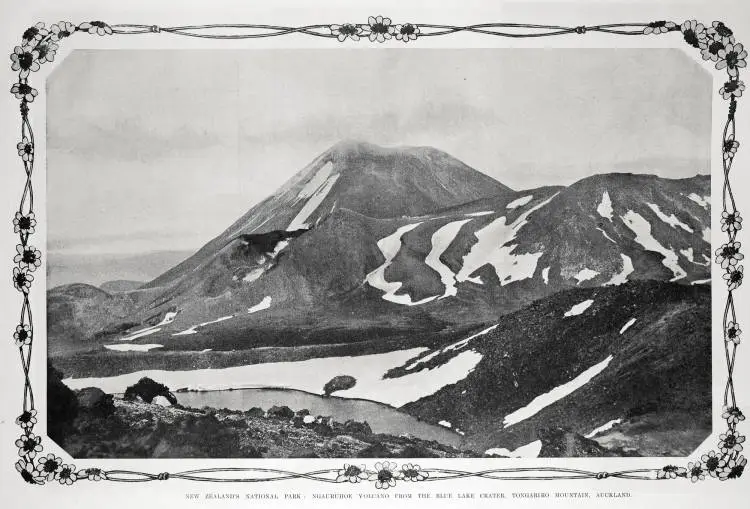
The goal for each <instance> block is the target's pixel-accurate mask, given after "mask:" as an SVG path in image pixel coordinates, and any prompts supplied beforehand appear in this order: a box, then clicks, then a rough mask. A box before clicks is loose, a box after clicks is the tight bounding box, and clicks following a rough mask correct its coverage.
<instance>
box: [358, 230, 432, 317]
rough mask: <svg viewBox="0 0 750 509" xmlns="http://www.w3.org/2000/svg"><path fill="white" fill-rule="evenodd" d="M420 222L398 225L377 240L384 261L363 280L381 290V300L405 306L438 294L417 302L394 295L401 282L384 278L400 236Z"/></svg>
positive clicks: (395, 251) (421, 302)
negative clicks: (398, 226)
mask: <svg viewBox="0 0 750 509" xmlns="http://www.w3.org/2000/svg"><path fill="white" fill-rule="evenodd" d="M420 224H422V222H421V221H420V222H419V223H413V224H407V225H405V226H402V227H400V228H399V229H397V230H396V231H395V232H393V233H392V234H390V235H388V236H387V237H384V238H382V239H380V240H379V241H378V249H380V252H381V253H383V257H384V258H385V261H384V262H383V264H382V265H381V266H380V267H378V268H377V269H375V270H373V271H372V272H370V273H369V274H367V276H366V277H365V282H366V283H368V284H369V285H370V286H372V287H373V288H377V289H378V290H380V291H382V292H383V296H382V298H383V300H387V301H389V302H393V303H395V304H404V305H406V306H416V305H419V304H424V303H426V302H430V301H431V300H435V299H436V298H437V297H438V296H437V295H433V296H432V297H427V298H425V299H422V300H419V301H417V302H412V300H411V296H409V295H396V292H397V291H398V290H399V288H401V285H402V283H401V282H400V281H394V282H388V281H386V280H385V271H386V269H387V268H388V267H389V266H390V265H391V263H393V260H394V258H396V255H397V254H398V252H399V250H400V249H401V237H403V236H404V235H405V234H406V233H408V232H410V231H412V230H413V229H414V228H416V227H417V226H419V225H420Z"/></svg>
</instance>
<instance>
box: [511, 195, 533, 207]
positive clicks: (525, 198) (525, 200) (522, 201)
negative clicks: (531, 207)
mask: <svg viewBox="0 0 750 509" xmlns="http://www.w3.org/2000/svg"><path fill="white" fill-rule="evenodd" d="M533 199H534V196H533V195H531V194H530V195H528V196H522V197H520V198H516V199H515V200H513V201H512V202H510V203H509V204H507V205H506V206H505V208H506V209H515V208H518V207H523V206H524V205H526V204H527V203H529V202H530V201H531V200H533Z"/></svg>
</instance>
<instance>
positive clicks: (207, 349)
mask: <svg viewBox="0 0 750 509" xmlns="http://www.w3.org/2000/svg"><path fill="white" fill-rule="evenodd" d="M210 351H211V349H210V348H204V349H203V350H201V351H200V352H198V353H206V352H210Z"/></svg>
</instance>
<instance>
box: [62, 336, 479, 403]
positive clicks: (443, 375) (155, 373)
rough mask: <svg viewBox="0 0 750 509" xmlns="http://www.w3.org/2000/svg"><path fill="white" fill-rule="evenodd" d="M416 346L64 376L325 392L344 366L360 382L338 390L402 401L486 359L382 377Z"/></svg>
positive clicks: (116, 385) (77, 381)
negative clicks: (237, 363) (289, 359)
mask: <svg viewBox="0 0 750 509" xmlns="http://www.w3.org/2000/svg"><path fill="white" fill-rule="evenodd" d="M424 350H425V349H424V348H412V349H409V350H398V351H394V352H388V353H382V354H371V355H360V356H351V357H325V358H317V359H309V360H306V361H296V362H273V363H266V364H251V365H245V366H235V367H231V368H220V369H196V370H188V371H167V370H145V371H137V372H134V373H128V374H125V375H118V376H112V377H103V378H66V379H65V380H63V382H64V383H65V384H66V385H67V386H68V387H70V388H71V389H82V388H84V387H99V388H100V389H102V390H103V391H104V392H106V393H108V394H113V393H121V392H125V389H126V388H127V387H128V386H129V385H133V384H135V383H136V382H137V381H138V380H140V379H141V378H143V377H144V376H147V377H149V378H151V379H152V380H158V381H159V382H161V383H163V384H165V385H166V386H167V387H169V388H170V390H173V391H174V390H176V389H178V388H180V387H185V388H187V389H189V390H224V389H230V388H233V389H240V388H250V387H269V386H273V387H287V388H290V389H297V390H302V391H307V392H312V393H315V394H322V392H323V391H322V389H323V386H324V385H325V384H326V382H328V381H329V380H330V379H331V378H333V377H334V376H336V375H340V374H341V367H342V366H346V367H347V371H348V372H350V373H354V374H355V376H356V378H357V385H356V386H354V387H353V388H351V389H348V390H345V391H339V392H337V393H336V396H338V397H346V398H365V399H370V400H373V401H379V402H381V403H385V404H388V405H392V406H395V407H400V406H402V405H405V404H406V403H409V402H411V401H416V400H418V399H420V398H423V397H426V396H430V395H431V394H434V393H435V392H437V391H439V390H440V389H442V388H443V387H445V386H446V385H450V384H455V383H457V382H459V381H461V380H463V379H464V378H466V376H468V375H469V373H470V372H471V371H472V370H473V369H474V368H475V367H476V365H477V364H478V363H479V362H480V361H481V360H482V355H481V354H479V353H477V352H474V351H465V352H462V353H461V354H459V355H458V356H456V357H454V358H453V359H451V360H450V361H449V362H447V363H446V364H443V365H442V366H439V367H436V368H434V369H429V370H422V371H420V372H418V373H413V374H410V375H406V376H403V377H400V378H383V375H384V374H385V373H386V372H388V371H389V370H390V369H392V368H395V367H398V366H401V365H403V364H404V362H406V361H407V360H408V359H412V358H414V357H415V356H416V355H419V354H420V353H422V352H424Z"/></svg>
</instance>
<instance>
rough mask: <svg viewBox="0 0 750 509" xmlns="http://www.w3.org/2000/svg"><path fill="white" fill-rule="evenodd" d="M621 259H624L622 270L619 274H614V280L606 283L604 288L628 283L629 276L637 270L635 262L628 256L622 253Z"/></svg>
mask: <svg viewBox="0 0 750 509" xmlns="http://www.w3.org/2000/svg"><path fill="white" fill-rule="evenodd" d="M620 258H622V270H621V271H620V272H619V273H618V274H614V275H613V276H612V279H610V280H609V281H607V282H606V283H604V286H610V285H615V286H616V285H621V284H624V283H627V282H628V276H629V275H630V274H632V273H633V271H635V268H634V267H633V260H631V259H630V257H629V256H628V255H626V254H622V253H620Z"/></svg>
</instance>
